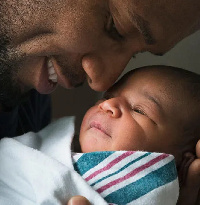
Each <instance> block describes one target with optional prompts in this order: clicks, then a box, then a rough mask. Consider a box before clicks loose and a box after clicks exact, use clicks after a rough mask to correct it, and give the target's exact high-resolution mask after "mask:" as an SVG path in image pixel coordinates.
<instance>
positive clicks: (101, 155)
mask: <svg viewBox="0 0 200 205" xmlns="http://www.w3.org/2000/svg"><path fill="white" fill-rule="evenodd" d="M113 153H114V151H106V152H91V153H85V154H83V155H82V156H81V157H80V158H79V159H78V161H77V162H76V163H74V169H75V170H76V171H77V172H78V173H79V174H80V175H81V176H82V175H84V174H85V173H86V172H87V171H88V170H90V169H91V168H93V167H95V166H97V165H98V164H99V163H101V162H102V161H103V160H105V159H106V158H107V157H109V156H110V155H111V154H113Z"/></svg>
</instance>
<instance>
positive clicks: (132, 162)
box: [90, 152, 151, 186]
mask: <svg viewBox="0 0 200 205" xmlns="http://www.w3.org/2000/svg"><path fill="white" fill-rule="evenodd" d="M150 154H151V153H149V152H148V153H146V154H144V155H142V156H140V157H138V158H137V159H135V160H133V161H131V162H129V163H128V164H126V165H125V166H124V167H122V168H121V169H119V170H118V171H116V172H114V173H112V174H109V175H108V176H105V177H103V178H101V179H99V180H98V181H96V182H94V183H93V184H91V185H90V186H94V185H95V184H97V183H99V182H101V181H103V180H104V179H107V178H108V177H111V176H113V175H115V174H118V173H119V172H121V171H123V170H124V169H126V168H127V167H129V166H130V165H132V164H134V163H135V162H137V161H139V160H141V159H143V158H144V157H147V156H148V155H150Z"/></svg>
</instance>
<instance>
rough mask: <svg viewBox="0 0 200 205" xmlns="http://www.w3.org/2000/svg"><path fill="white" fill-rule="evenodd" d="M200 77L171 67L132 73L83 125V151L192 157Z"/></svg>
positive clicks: (197, 129) (199, 104)
mask: <svg viewBox="0 0 200 205" xmlns="http://www.w3.org/2000/svg"><path fill="white" fill-rule="evenodd" d="M199 122H200V76H199V75H197V74H194V73H191V72H189V71H185V70H183V69H179V68H173V67H167V66H151V67H143V68H138V69H135V70H132V71H130V72H129V73H127V74H126V75H125V76H124V77H123V78H122V79H121V80H120V81H118V82H117V83H116V84H115V85H114V86H113V87H112V88H110V89H109V90H108V91H107V92H105V94H104V97H103V99H101V100H99V101H98V102H97V104H96V105H95V106H93V107H92V108H90V109H89V110H88V111H87V113H86V114H85V117H84V119H83V122H82V126H81V131H80V145H81V149H82V151H83V152H93V151H116V150H133V151H136V150H140V151H148V152H163V153H169V154H172V155H174V156H175V159H176V162H177V165H179V164H180V162H181V161H182V160H183V159H182V157H183V154H184V153H185V152H194V151H195V145H196V143H197V141H198V139H199V135H200V126H199Z"/></svg>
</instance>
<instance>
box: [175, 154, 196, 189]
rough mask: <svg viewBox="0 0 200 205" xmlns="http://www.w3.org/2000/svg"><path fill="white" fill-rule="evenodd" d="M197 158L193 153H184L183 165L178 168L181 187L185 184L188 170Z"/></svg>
mask: <svg viewBox="0 0 200 205" xmlns="http://www.w3.org/2000/svg"><path fill="white" fill-rule="evenodd" d="M195 158H196V156H195V155H194V154H193V153H191V152H186V153H184V155H183V158H182V161H181V164H180V166H179V168H178V177H179V184H180V187H181V186H182V185H183V184H184V183H185V180H186V177H187V173H188V168H189V166H190V165H191V163H192V162H193V161H194V160H195Z"/></svg>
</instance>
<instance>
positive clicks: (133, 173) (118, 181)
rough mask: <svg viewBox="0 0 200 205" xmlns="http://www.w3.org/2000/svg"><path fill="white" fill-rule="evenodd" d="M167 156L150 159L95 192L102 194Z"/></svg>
mask: <svg viewBox="0 0 200 205" xmlns="http://www.w3.org/2000/svg"><path fill="white" fill-rule="evenodd" d="M168 156H169V155H168V154H162V155H160V156H158V157H156V158H154V159H152V160H151V161H149V162H147V163H146V164H144V165H142V166H140V167H138V168H136V169H134V170H133V171H131V172H130V173H128V174H127V175H125V176H123V177H120V178H118V179H116V180H114V181H112V182H109V183H108V184H106V185H104V186H102V187H101V188H99V189H97V192H99V193H102V192H103V191H105V190H106V189H108V188H110V187H111V186H114V185H116V184H118V183H120V182H122V181H124V180H126V179H128V178H130V177H133V176H134V175H136V174H137V173H139V172H141V171H143V170H144V169H146V168H148V167H150V166H152V165H154V164H155V163H157V162H159V161H161V160H163V159H165V158H166V157H168Z"/></svg>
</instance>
